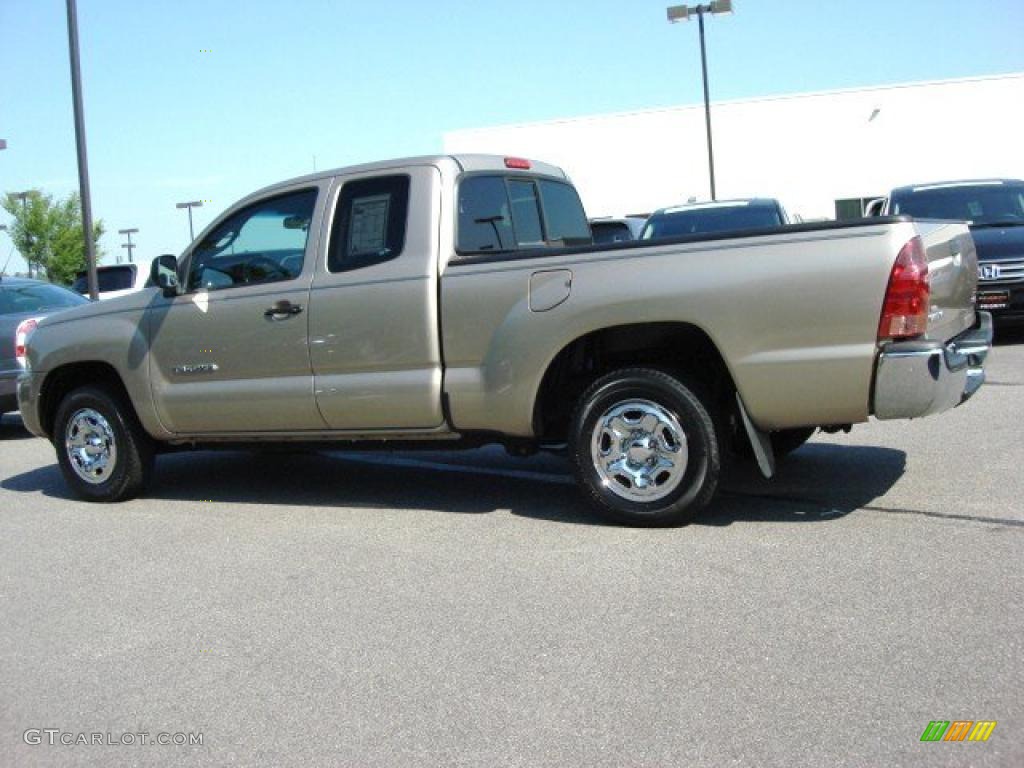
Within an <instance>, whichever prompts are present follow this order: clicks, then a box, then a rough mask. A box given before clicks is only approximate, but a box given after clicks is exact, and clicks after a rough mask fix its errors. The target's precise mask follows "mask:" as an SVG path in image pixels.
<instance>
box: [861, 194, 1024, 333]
mask: <svg viewBox="0 0 1024 768" xmlns="http://www.w3.org/2000/svg"><path fill="white" fill-rule="evenodd" d="M867 211H868V214H869V215H870V214H875V215H881V216H899V215H908V216H913V217H914V218H915V219H944V220H950V221H966V222H967V224H968V226H969V227H970V229H971V236H972V237H973V238H974V245H975V247H976V248H977V251H978V306H979V307H980V308H981V309H984V310H987V311H989V312H991V313H992V317H993V318H994V319H995V321H996V323H997V324H1004V325H1009V324H1014V325H1016V324H1020V323H1024V181H1021V180H1019V179H984V180H978V181H945V182H939V183H936V184H919V185H912V186H906V187H898V188H897V189H894V190H893V191H892V193H890V195H889V197H887V198H880V199H879V200H873V201H872V202H871V203H869V205H868V209H867Z"/></svg>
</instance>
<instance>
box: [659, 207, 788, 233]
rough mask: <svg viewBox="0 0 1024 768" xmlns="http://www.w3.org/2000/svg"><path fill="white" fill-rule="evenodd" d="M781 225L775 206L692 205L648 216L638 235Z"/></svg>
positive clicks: (723, 230) (732, 230)
mask: <svg viewBox="0 0 1024 768" xmlns="http://www.w3.org/2000/svg"><path fill="white" fill-rule="evenodd" d="M781 225H782V219H781V218H779V212H778V210H776V209H775V208H774V207H769V206H765V205H744V206H729V207H721V208H712V207H708V208H694V209H691V210H687V211H672V212H666V213H661V214H658V215H656V216H652V217H651V218H650V219H648V221H647V224H646V226H644V231H643V235H642V236H641V239H643V240H651V239H657V238H662V237H681V236H684V235H707V234H713V233H717V232H738V231H742V230H747V229H770V228H772V227H779V226H781Z"/></svg>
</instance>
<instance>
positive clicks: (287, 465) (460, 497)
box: [0, 442, 906, 526]
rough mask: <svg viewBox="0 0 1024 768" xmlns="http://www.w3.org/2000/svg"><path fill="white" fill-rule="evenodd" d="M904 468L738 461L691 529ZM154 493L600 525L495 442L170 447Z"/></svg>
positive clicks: (876, 454)
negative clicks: (426, 449)
mask: <svg viewBox="0 0 1024 768" xmlns="http://www.w3.org/2000/svg"><path fill="white" fill-rule="evenodd" d="M905 463H906V456H905V454H904V453H903V452H902V451H897V450H893V449H889V448H879V447H873V446H840V445H831V444H824V443H814V442H811V443H809V444H808V445H806V446H804V447H803V448H801V449H800V450H799V451H797V452H796V453H794V454H793V455H792V456H790V457H789V459H788V460H787V461H785V462H783V463H782V464H780V466H779V473H778V475H777V477H776V478H775V479H774V480H772V481H767V480H764V479H763V478H761V477H760V475H759V474H758V473H757V470H756V468H754V467H753V466H751V465H738V466H736V467H735V468H733V470H732V471H731V472H730V473H729V475H728V477H726V478H725V479H724V482H723V484H722V487H721V491H720V493H719V496H718V498H717V500H716V501H715V503H714V504H712V505H711V507H709V508H708V509H706V510H705V511H704V512H703V513H702V514H701V515H700V516H699V517H698V518H697V519H696V521H695V524H696V525H711V526H726V525H730V524H732V523H734V522H776V523H778V522H801V523H802V522H827V521H828V520H831V519H836V518H838V517H842V516H845V515H847V514H849V513H850V512H853V511H855V510H857V509H859V508H861V507H863V506H865V505H869V504H870V503H871V502H872V501H873V500H874V499H876V498H877V497H879V496H881V495H884V494H885V493H886V492H887V491H888V490H889V489H890V488H891V487H892V486H893V485H894V484H895V483H896V482H897V481H898V480H899V478H900V477H901V476H902V474H903V472H904V468H905ZM0 487H3V488H4V489H5V490H8V491H15V492H22V493H40V492H41V493H42V494H44V495H46V496H50V497H54V498H60V499H71V498H73V497H72V496H71V494H70V493H69V491H68V489H67V487H66V486H65V485H64V481H63V478H62V477H61V475H60V471H59V469H58V468H57V466H56V464H51V465H50V466H47V467H41V468H38V469H33V470H31V471H29V472H25V473H23V474H20V475H15V476H13V477H9V478H7V479H6V480H4V481H3V482H0ZM159 500H167V501H178V502H182V501H184V502H189V501H192V502H197V503H215V504H231V503H238V504H267V505H282V506H295V505H299V506H306V507H324V508H331V507H338V508H356V509H369V510H372V509H377V510H390V509H398V510H426V511H435V512H452V513H462V514H483V513H488V512H494V511H499V510H509V511H510V512H511V514H514V515H518V516H522V517H528V518H533V519H537V520H546V521H550V522H558V523H568V524H575V525H603V524H604V523H603V521H602V520H601V519H600V518H598V517H597V516H596V515H595V514H594V513H593V511H592V509H591V508H590V506H589V504H588V503H587V501H586V500H585V499H584V497H583V495H582V493H580V491H579V490H578V489H577V488H576V487H575V484H574V482H573V480H572V478H571V476H570V473H569V466H568V462H567V461H566V460H565V459H562V458H559V457H554V456H537V457H533V458H531V459H526V460H523V459H513V458H510V457H507V456H505V454H504V451H502V450H501V449H497V448H485V449H481V450H476V451H460V452H447V453H441V452H430V453H427V454H424V453H390V452H388V453H384V452H382V453H344V452H340V451H332V452H327V451H323V452H318V451H302V452H299V451H268V452H255V451H252V452H250V451H202V452H180V453H172V454H168V455H164V456H161V457H160V458H159V459H158V460H157V471H156V478H155V482H154V483H153V485H152V486H151V487H150V489H149V491H148V492H147V494H146V496H145V497H144V498H142V499H139V500H138V501H135V502H131V503H130V506H131V507H134V506H135V505H138V504H149V503H153V502H157V501H159ZM110 509H111V510H112V511H113V510H116V509H118V507H111V508H110ZM123 509H127V508H123Z"/></svg>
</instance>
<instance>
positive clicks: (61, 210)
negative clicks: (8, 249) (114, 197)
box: [0, 189, 104, 285]
mask: <svg viewBox="0 0 1024 768" xmlns="http://www.w3.org/2000/svg"><path fill="white" fill-rule="evenodd" d="M0 206H2V207H3V208H4V210H6V211H7V212H8V213H9V214H10V215H11V216H12V217H13V218H14V224H13V226H11V227H10V228H9V232H8V234H10V236H11V240H13V241H14V246H15V247H16V248H17V249H18V251H19V252H20V253H21V255H22V258H24V259H25V261H26V262H28V263H29V265H30V266H31V267H32V268H33V269H34V270H35V271H36V272H37V273H38V271H39V269H40V268H42V270H43V271H44V272H45V273H46V277H47V278H48V279H49V280H50V281H51V282H55V283H62V284H64V285H68V284H70V283H71V282H72V281H73V280H74V279H75V274H76V273H78V272H79V271H81V270H83V269H85V240H84V238H83V237H82V206H81V201H80V200H79V197H78V193H77V192H72V193H71V194H70V195H68V196H67V197H66V198H64V199H60V200H57V201H56V202H55V201H54V199H53V196H52V195H47V194H44V193H43V192H42V191H41V190H38V189H33V190H31V191H30V192H29V193H28V197H27V198H26V199H25V201H24V202H22V201H21V200H20V199H19V198H17V197H15V196H14V195H13V194H11V193H8V194H6V195H4V197H3V199H2V200H0ZM103 231H104V230H103V222H102V221H97V222H95V223H94V224H93V242H94V243H96V244H97V245H96V260H97V261H99V259H100V256H101V255H102V252H101V251H100V248H99V239H100V236H101V235H102V234H103Z"/></svg>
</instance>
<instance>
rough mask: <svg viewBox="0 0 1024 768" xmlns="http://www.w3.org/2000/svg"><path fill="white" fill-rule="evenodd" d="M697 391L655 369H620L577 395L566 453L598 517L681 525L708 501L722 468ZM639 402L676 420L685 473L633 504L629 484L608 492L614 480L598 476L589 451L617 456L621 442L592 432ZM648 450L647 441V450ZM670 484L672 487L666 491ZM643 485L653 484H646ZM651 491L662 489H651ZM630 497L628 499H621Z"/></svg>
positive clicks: (714, 435) (713, 433) (596, 457)
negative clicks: (683, 445) (682, 443)
mask: <svg viewBox="0 0 1024 768" xmlns="http://www.w3.org/2000/svg"><path fill="white" fill-rule="evenodd" d="M696 391H699V390H696V388H691V387H690V386H688V385H686V384H683V383H682V382H681V381H679V380H678V379H677V378H675V377H673V376H670V375H669V374H667V373H664V372H662V371H659V370H655V369H651V368H624V369H621V370H618V371H614V372H612V373H609V374H607V375H606V376H603V377H601V378H600V379H598V380H597V381H595V382H594V383H593V384H592V385H591V386H590V387H589V388H588V389H587V391H586V392H584V393H583V395H582V396H581V397H580V400H579V405H578V406H577V408H576V412H575V414H574V415H573V419H572V424H571V427H570V432H569V454H570V456H571V458H572V462H573V466H574V469H575V473H576V479H577V481H578V482H579V484H580V487H581V488H582V489H583V490H584V492H585V494H586V495H587V496H588V497H589V498H590V499H591V501H592V502H593V503H594V505H595V506H596V508H597V510H598V512H599V513H600V514H601V515H602V516H603V517H605V518H606V519H608V520H610V521H612V522H615V523H619V524H623V525H631V526H641V527H656V526H676V525H685V524H686V523H688V522H690V521H691V520H692V519H693V518H694V516H695V515H696V514H697V513H698V512H699V511H700V510H701V509H703V508H704V507H705V506H707V504H708V502H709V501H711V499H712V497H713V496H714V494H715V489H716V488H717V486H718V479H719V476H720V474H721V469H722V468H721V456H720V449H719V437H718V433H717V432H716V429H715V423H714V421H713V420H712V418H711V416H710V414H709V412H708V408H707V407H706V406H705V405H704V402H710V401H708V400H702V398H701V397H699V396H698V395H697V394H695V392H696ZM640 402H643V403H649V404H653V405H654V406H656V407H657V409H659V410H660V411H661V412H662V413H667V414H668V415H669V416H671V417H673V418H674V419H675V424H676V425H677V426H678V427H681V429H682V433H683V435H684V436H685V441H686V449H687V451H688V459H687V461H686V462H685V469H684V470H683V471H682V472H680V473H679V474H681V478H679V479H677V480H675V479H673V480H671V481H665V482H666V484H665V486H664V489H665V490H664V492H665V494H666V495H664V496H663V497H660V498H653V499H651V500H637V498H636V492H637V491H640V490H643V488H642V486H641V485H640V484H639V483H638V484H637V485H636V486H635V487H633V488H632V491H631V486H630V484H629V483H628V480H627V481H626V482H622V481H619V483H618V486H615V488H616V490H613V484H614V483H615V482H616V480H611V481H608V480H607V478H606V477H602V474H601V472H602V470H601V469H600V467H599V457H600V453H596V454H595V453H594V451H597V452H600V451H602V450H604V446H605V445H606V444H607V445H608V446H609V448H608V450H609V451H610V452H621V450H622V447H623V445H624V444H625V442H626V441H625V440H620V441H618V442H615V443H612V442H610V441H609V440H607V439H606V438H605V437H604V436H599V433H598V432H597V431H596V430H597V428H598V422H599V420H602V423H606V419H607V417H608V416H609V414H610V413H612V412H614V411H615V410H616V409H619V408H626V411H625V412H624V415H625V416H626V418H627V419H628V418H630V417H629V408H628V405H629V404H630V403H640ZM632 418H634V419H635V418H636V417H635V416H633V417H632ZM620 423H621V422H620ZM659 428H660V426H659ZM641 432H643V430H641ZM606 434H607V432H606ZM634 445H635V443H634ZM649 446H650V441H648V443H647V446H646V447H649ZM629 450H630V451H631V450H633V449H632V448H631V449H629ZM640 450H641V451H643V450H645V448H644V447H641V448H640ZM609 455H610V458H614V456H613V455H611V454H609ZM623 455H625V454H623ZM651 460H652V461H653V460H655V459H651ZM678 464H679V465H682V464H683V462H681V461H680V462H678ZM606 466H607V464H606ZM631 466H634V467H636V466H640V467H643V466H644V465H643V464H642V463H638V464H635V465H631ZM666 474H667V473H666ZM606 475H607V471H606ZM655 480H656V481H657V478H656V477H655ZM670 482H671V483H677V485H675V486H674V488H673V489H672V490H667V489H668V488H669V483H670ZM656 484H657V482H656V483H655V485H656ZM647 487H648V488H651V487H652V486H651V485H650V484H648V486H647ZM653 492H654V493H659V492H662V491H661V490H659V489H658V488H654V491H653ZM631 493H632V494H633V496H634V497H633V498H625V497H624V496H623V494H627V495H629V494H631Z"/></svg>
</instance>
